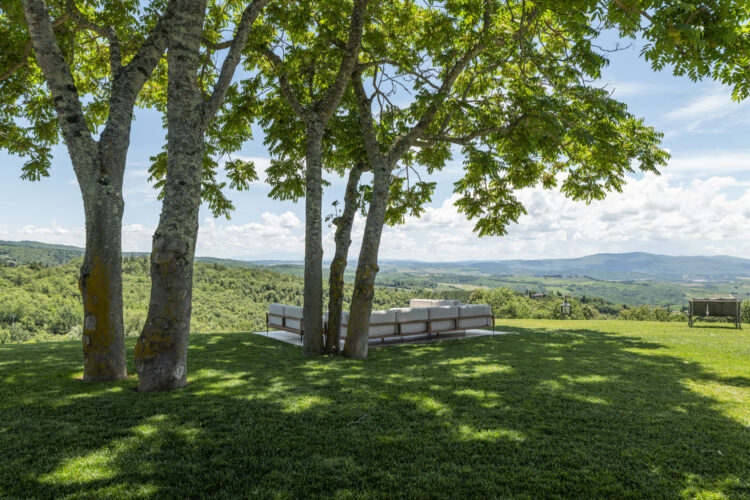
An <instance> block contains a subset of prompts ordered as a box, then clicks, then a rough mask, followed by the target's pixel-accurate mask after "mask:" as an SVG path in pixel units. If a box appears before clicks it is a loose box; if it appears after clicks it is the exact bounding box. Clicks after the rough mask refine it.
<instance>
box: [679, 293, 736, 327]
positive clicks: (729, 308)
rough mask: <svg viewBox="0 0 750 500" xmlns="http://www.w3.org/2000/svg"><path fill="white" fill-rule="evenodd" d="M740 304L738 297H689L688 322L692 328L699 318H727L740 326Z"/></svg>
mask: <svg viewBox="0 0 750 500" xmlns="http://www.w3.org/2000/svg"><path fill="white" fill-rule="evenodd" d="M741 305H742V302H741V301H740V300H739V299H690V305H689V306H688V324H689V325H690V327H691V328H692V326H693V324H694V323H695V322H696V321H698V320H699V319H707V318H728V319H731V320H733V321H734V326H736V327H737V328H742V325H741V324H740V313H741Z"/></svg>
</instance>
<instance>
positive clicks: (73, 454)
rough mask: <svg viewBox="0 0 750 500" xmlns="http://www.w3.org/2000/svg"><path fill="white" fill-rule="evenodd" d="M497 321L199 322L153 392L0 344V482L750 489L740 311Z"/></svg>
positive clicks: (73, 486)
mask: <svg viewBox="0 0 750 500" xmlns="http://www.w3.org/2000/svg"><path fill="white" fill-rule="evenodd" d="M499 327H500V328H499V329H500V330H505V331H512V332H514V333H513V334H510V335H497V336H495V337H483V338H475V339H467V340H450V341H444V342H438V343H432V344H421V345H401V346H397V347H389V348H384V349H373V350H371V356H370V359H369V360H367V361H366V362H355V361H349V360H345V359H330V358H321V359H303V358H302V357H301V355H300V352H299V350H298V348H295V347H293V346H289V345H286V344H281V343H278V342H275V341H273V340H269V339H266V338H263V337H259V336H257V335H252V334H232V335H196V336H194V337H193V338H192V339H191V347H190V355H189V369H190V374H189V381H190V385H189V386H188V387H187V388H185V389H182V390H179V391H174V392H171V393H159V394H139V393H137V392H135V391H134V390H133V388H134V387H135V386H136V380H135V379H134V378H131V379H128V380H126V381H123V382H121V383H115V384H86V383H83V382H79V381H77V380H76V377H79V376H80V375H81V369H80V363H81V354H80V346H79V345H78V344H77V343H74V342H69V343H48V344H36V345H34V344H28V345H14V346H0V460H2V462H0V498H14V497H19V498H28V497H38V498H51V497H57V498H102V497H138V498H142V497H158V498H165V497H173V498H177V497H179V498H185V497H226V498H230V497H231V498H235V497H280V498H303V497H305V498H306V497H326V498H330V497H335V498H363V497H381V498H394V497H396V498H410V499H412V498H429V497H433V498H434V497H452V498H460V497H466V498H492V497H502V496H509V497H510V496H512V497H521V498H542V497H546V498H554V497H568V498H601V497H609V498H625V497H630V498H646V497H650V498H679V497H686V498H743V497H744V498H750V333H749V331H748V329H747V328H746V329H745V330H742V331H738V330H734V329H731V328H728V327H722V326H716V327H703V326H702V327H700V328H693V329H688V328H687V327H686V326H685V325H682V324H669V323H640V322H615V321H612V322H574V321H568V322H565V321H558V322H554V321H530V320H527V321H523V320H517V321H502V322H499ZM130 348H132V343H131V344H130ZM130 371H131V372H132V371H133V367H132V366H131V367H130Z"/></svg>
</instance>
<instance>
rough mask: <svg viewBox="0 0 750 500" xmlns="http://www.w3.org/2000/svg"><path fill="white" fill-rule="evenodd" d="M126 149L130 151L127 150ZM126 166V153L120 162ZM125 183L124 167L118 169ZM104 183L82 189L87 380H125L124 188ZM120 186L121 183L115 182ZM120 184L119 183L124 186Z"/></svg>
mask: <svg viewBox="0 0 750 500" xmlns="http://www.w3.org/2000/svg"><path fill="white" fill-rule="evenodd" d="M126 149H127V148H126ZM122 163H123V167H124V163H125V160H124V155H123V158H122ZM119 174H120V175H119V178H120V180H121V179H122V169H120V170H119ZM104 179H105V178H104V176H102V178H101V179H100V182H98V183H95V184H94V185H93V186H90V187H89V189H86V190H82V192H83V193H84V195H83V198H84V200H83V201H84V212H85V216H86V250H85V253H84V258H83V265H82V266H81V274H80V276H79V280H78V286H79V288H80V290H81V297H82V299H83V314H84V316H83V317H84V320H83V380H85V381H91V382H102V381H109V380H121V379H124V378H125V377H126V376H127V357H126V354H125V335H124V330H123V319H122V238H121V227H122V213H123V207H124V204H123V200H122V195H121V188H118V187H117V186H112V185H111V184H109V183H106V184H105V182H106V181H105V180H104ZM115 183H116V184H117V182H115ZM120 186H121V182H120Z"/></svg>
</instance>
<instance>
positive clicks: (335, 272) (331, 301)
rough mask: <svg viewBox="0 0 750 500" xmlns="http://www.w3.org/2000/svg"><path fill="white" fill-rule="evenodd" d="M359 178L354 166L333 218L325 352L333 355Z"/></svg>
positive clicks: (338, 331)
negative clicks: (341, 204) (333, 248)
mask: <svg viewBox="0 0 750 500" xmlns="http://www.w3.org/2000/svg"><path fill="white" fill-rule="evenodd" d="M360 177H362V166H361V165H360V164H357V165H355V166H354V168H352V169H351V170H350V171H349V179H348V181H347V183H346V193H345V194H344V209H343V212H342V214H341V215H340V216H339V217H336V219H335V220H334V224H335V225H336V233H335V235H334V241H335V243H336V251H335V253H334V256H333V261H332V262H331V271H330V275H329V278H328V335H327V336H326V352H327V353H329V354H336V353H338V352H339V342H340V337H341V328H340V325H341V316H342V311H343V306H344V271H345V270H346V258H347V256H348V255H349V247H350V246H351V244H352V225H353V223H354V215H355V214H356V212H357V186H358V185H359V179H360Z"/></svg>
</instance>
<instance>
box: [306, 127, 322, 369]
mask: <svg viewBox="0 0 750 500" xmlns="http://www.w3.org/2000/svg"><path fill="white" fill-rule="evenodd" d="M323 128H324V125H323V122H322V121H320V120H319V119H315V118H311V119H308V121H307V136H306V162H307V164H306V168H305V285H304V299H303V311H302V353H303V354H305V355H307V356H314V355H318V354H321V353H322V352H323V222H322V220H321V211H322V205H323V186H322V171H323Z"/></svg>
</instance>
